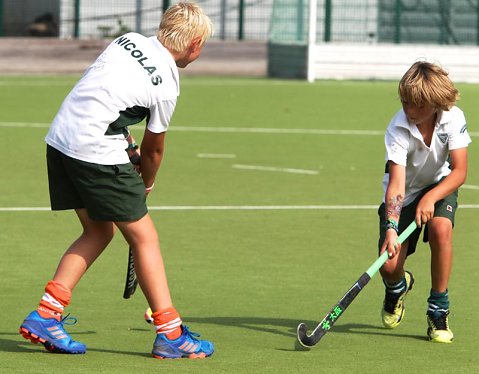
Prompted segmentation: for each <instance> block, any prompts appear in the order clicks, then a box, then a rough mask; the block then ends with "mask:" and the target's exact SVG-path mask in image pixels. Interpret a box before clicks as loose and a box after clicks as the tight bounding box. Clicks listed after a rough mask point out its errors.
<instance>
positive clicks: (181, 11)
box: [157, 2, 213, 52]
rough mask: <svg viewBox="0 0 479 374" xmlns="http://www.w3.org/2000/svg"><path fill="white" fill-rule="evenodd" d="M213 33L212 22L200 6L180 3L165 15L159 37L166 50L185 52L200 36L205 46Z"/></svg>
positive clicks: (169, 9)
mask: <svg viewBox="0 0 479 374" xmlns="http://www.w3.org/2000/svg"><path fill="white" fill-rule="evenodd" d="M212 33H213V26H212V24H211V21H210V19H209V17H208V16H207V15H206V14H205V13H204V12H203V10H202V9H201V7H200V6H199V5H197V4H195V3H190V2H179V3H177V4H174V5H172V6H171V7H169V8H168V9H167V10H166V11H165V13H164V14H163V17H162V18H161V22H160V27H159V30H158V33H157V37H158V40H159V41H160V42H161V44H163V45H164V46H165V47H166V48H168V49H171V50H173V51H175V52H184V51H185V50H186V49H187V48H188V47H189V45H190V43H191V41H192V40H193V39H194V38H196V37H198V36H200V37H201V43H200V45H203V44H204V43H205V42H206V40H207V39H208V38H209V37H210V36H211V34H212Z"/></svg>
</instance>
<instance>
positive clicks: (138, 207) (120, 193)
mask: <svg viewBox="0 0 479 374" xmlns="http://www.w3.org/2000/svg"><path fill="white" fill-rule="evenodd" d="M47 166H48V185H49V191H50V204H51V208H52V210H66V209H81V208H86V210H87V212H88V215H89V217H90V218H91V219H92V220H94V221H113V222H116V221H128V222H131V221H136V220H138V219H140V218H141V217H143V216H144V215H145V214H146V213H147V212H148V208H147V206H146V194H145V185H144V183H143V180H142V179H141V177H140V176H139V175H138V173H137V172H136V171H135V169H134V168H133V165H132V164H131V163H128V164H121V165H98V164H92V163H89V162H84V161H80V160H76V159H74V158H71V157H68V156H66V155H64V154H63V153H61V152H59V151H58V150H56V149H55V148H53V147H51V146H49V145H47Z"/></svg>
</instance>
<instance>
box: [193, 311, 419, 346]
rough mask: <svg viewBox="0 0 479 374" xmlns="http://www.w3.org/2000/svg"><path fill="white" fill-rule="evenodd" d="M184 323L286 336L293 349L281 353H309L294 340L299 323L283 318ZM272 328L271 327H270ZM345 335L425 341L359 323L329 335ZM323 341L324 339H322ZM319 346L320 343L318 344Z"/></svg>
mask: <svg viewBox="0 0 479 374" xmlns="http://www.w3.org/2000/svg"><path fill="white" fill-rule="evenodd" d="M184 320H185V322H186V323H187V324H188V323H189V322H192V323H209V324H215V325H222V326H235V327H240V328H244V329H248V330H254V331H262V332H265V333H268V334H276V335H282V336H288V337H291V338H292V339H294V342H295V344H294V348H293V349H278V350H282V351H309V350H310V348H306V347H303V346H302V345H301V344H299V342H298V341H297V338H296V329H297V326H298V324H299V323H300V321H297V320H292V319H283V318H258V317H250V318H248V317H207V318H199V317H197V318H195V317H191V318H185V319H184ZM317 323H318V322H315V321H307V322H306V324H307V325H308V328H309V331H308V332H309V333H311V332H312V331H313V329H314V328H315V327H316V325H317ZM270 326H273V327H270ZM277 327H286V328H287V330H286V331H284V330H280V329H278V328H277ZM336 333H347V334H362V335H380V336H391V337H396V338H405V339H415V340H427V339H426V337H425V336H424V335H408V334H400V333H398V332H396V331H394V332H393V331H391V330H386V329H384V328H383V327H379V326H376V325H366V324H359V323H347V324H338V325H335V326H334V327H333V328H332V330H331V332H329V333H328V335H329V334H336ZM326 338H327V337H326ZM323 339H324V338H323ZM318 344H320V343H318Z"/></svg>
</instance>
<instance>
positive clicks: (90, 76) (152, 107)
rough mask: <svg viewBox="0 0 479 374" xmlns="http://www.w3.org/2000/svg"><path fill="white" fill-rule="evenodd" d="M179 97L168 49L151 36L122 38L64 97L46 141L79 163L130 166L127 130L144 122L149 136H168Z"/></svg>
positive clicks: (125, 36)
mask: <svg viewBox="0 0 479 374" xmlns="http://www.w3.org/2000/svg"><path fill="white" fill-rule="evenodd" d="M178 95H179V76H178V68H177V67H176V64H175V61H174V60H173V57H172V56H171V54H170V53H169V52H168V50H167V49H166V48H165V47H163V46H162V45H161V43H160V42H159V41H158V39H157V38H156V37H155V36H152V37H149V38H148V37H145V36H143V35H140V34H137V33H128V34H125V35H123V36H121V37H119V38H117V39H115V40H114V41H113V42H112V43H111V44H110V45H109V46H108V47H107V48H106V49H105V51H104V52H103V53H102V54H101V55H100V56H99V57H98V59H97V60H96V61H95V62H94V63H93V64H92V65H91V66H90V67H89V68H88V69H87V70H86V72H85V74H84V75H83V77H82V78H81V80H80V81H79V82H78V83H77V84H76V85H75V87H74V88H73V89H72V91H71V92H70V93H69V94H68V96H67V97H66V98H65V100H64V101H63V103H62V105H61V107H60V110H59V111H58V113H57V115H56V117H55V119H54V120H53V123H52V125H51V127H50V130H49V132H48V134H47V136H46V138H45V141H46V142H47V144H49V145H50V146H52V147H54V148H56V149H57V150H59V151H60V152H62V153H64V154H65V155H67V156H70V157H72V158H75V159H78V160H82V161H86V162H91V163H95V164H102V165H115V164H125V163H128V162H129V159H128V155H127V153H126V152H125V149H126V148H127V146H128V142H127V141H126V137H127V136H128V134H129V130H128V126H130V125H133V124H136V123H139V122H141V121H143V120H144V119H145V118H146V122H147V127H148V129H149V130H150V131H152V132H155V133H161V132H164V131H166V130H167V129H168V125H169V122H170V119H171V116H172V115H173V111H174V109H175V106H176V101H177V98H178Z"/></svg>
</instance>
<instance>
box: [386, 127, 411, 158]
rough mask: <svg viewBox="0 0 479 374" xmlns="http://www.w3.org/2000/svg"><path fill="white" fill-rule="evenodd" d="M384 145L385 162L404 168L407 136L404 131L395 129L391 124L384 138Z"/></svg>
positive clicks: (399, 128)
mask: <svg viewBox="0 0 479 374" xmlns="http://www.w3.org/2000/svg"><path fill="white" fill-rule="evenodd" d="M384 143H385V145H386V161H392V162H394V163H395V164H398V165H402V166H406V163H407V151H408V145H409V136H408V134H407V131H406V129H404V128H401V127H397V126H395V125H394V123H391V124H390V125H389V126H388V128H387V130H386V135H385V137H384Z"/></svg>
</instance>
